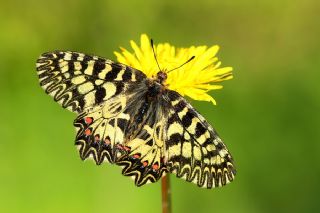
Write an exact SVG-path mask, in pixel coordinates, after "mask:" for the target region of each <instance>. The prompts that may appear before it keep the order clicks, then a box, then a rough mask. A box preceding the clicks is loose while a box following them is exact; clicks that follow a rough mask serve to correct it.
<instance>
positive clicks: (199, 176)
mask: <svg viewBox="0 0 320 213" xmlns="http://www.w3.org/2000/svg"><path fill="white" fill-rule="evenodd" d="M165 99H167V101H168V103H169V105H170V112H169V115H168V121H167V122H168V124H167V127H166V132H167V135H166V142H165V143H166V145H165V146H166V151H165V156H166V163H167V168H168V170H169V172H171V173H174V174H176V176H177V177H179V178H184V179H186V180H187V181H189V182H193V183H196V184H197V185H198V186H200V187H207V188H214V187H220V186H223V185H226V184H227V183H229V182H231V181H232V180H233V179H234V176H235V174H236V170H235V168H234V164H233V159H232V156H231V155H230V153H229V151H228V149H227V147H226V146H225V144H224V143H223V142H222V140H221V139H220V137H219V136H218V134H217V133H216V131H215V130H214V129H213V128H212V127H211V126H210V124H208V123H207V122H206V120H205V119H204V118H203V117H202V116H201V115H200V114H199V113H198V112H197V111H196V110H195V109H194V108H193V107H192V106H191V105H190V104H189V103H188V102H187V101H186V100H185V99H184V98H183V97H181V96H180V95H179V94H178V93H176V92H174V91H168V93H167V96H166V97H165Z"/></svg>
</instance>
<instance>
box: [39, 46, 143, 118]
mask: <svg viewBox="0 0 320 213" xmlns="http://www.w3.org/2000/svg"><path fill="white" fill-rule="evenodd" d="M37 72H38V76H39V79H40V85H41V87H42V88H43V89H44V90H45V91H46V93H48V94H49V95H51V96H53V98H54V100H55V101H56V102H58V103H59V104H61V105H62V107H64V108H67V109H69V110H71V111H73V112H77V113H80V112H81V111H83V109H85V108H86V107H90V106H94V105H97V104H100V103H102V102H103V101H106V100H108V99H109V98H112V97H114V96H117V95H118V94H120V93H122V92H124V90H125V89H126V85H127V84H129V83H131V84H133V83H136V82H138V81H141V80H142V79H145V75H144V74H143V73H142V72H141V71H138V70H135V69H133V68H131V67H129V66H125V65H123V64H119V63H115V62H113V61H111V60H108V59H104V58H102V57H98V56H91V55H86V54H83V53H78V52H71V51H54V52H49V53H44V54H42V55H41V56H40V57H39V59H38V60H37Z"/></svg>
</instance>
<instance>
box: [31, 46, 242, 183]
mask: <svg viewBox="0 0 320 213" xmlns="http://www.w3.org/2000/svg"><path fill="white" fill-rule="evenodd" d="M37 71H38V76H39V79H40V85H41V87H42V88H43V89H44V90H45V91H46V92H47V93H48V94H49V95H51V96H52V97H53V98H54V100H55V101H56V102H58V103H59V104H60V105H61V106H62V107H64V108H67V109H69V110H71V111H73V112H75V113H77V118H76V119H75V121H74V126H75V127H76V130H77V136H76V142H75V144H76V145H77V146H78V149H79V153H80V157H81V158H82V159H83V160H84V159H87V158H93V159H94V161H95V162H96V163H97V164H101V163H102V162H104V161H107V162H110V163H112V164H117V165H120V166H122V167H123V170H122V174H124V175H126V176H133V178H134V180H135V184H136V185H137V186H141V185H144V184H145V183H148V182H156V181H157V180H159V179H160V178H161V177H162V176H163V175H165V174H166V173H168V172H170V173H173V174H175V175H176V176H177V177H180V178H183V179H186V180H187V181H189V182H194V183H196V184H197V185H198V186H200V187H206V188H214V187H219V186H223V185H225V184H227V183H229V182H231V181H232V180H233V179H234V176H235V173H236V171H235V169H234V166H233V159H232V157H231V155H230V153H229V151H228V150H227V148H226V146H225V145H224V143H223V142H222V140H221V139H220V137H219V136H218V134H217V133H216V131H215V130H214V129H213V128H212V127H211V125H210V124H208V123H207V121H206V120H205V119H204V118H203V117H202V116H201V115H200V114H199V113H198V112H197V111H196V110H195V109H194V108H193V107H192V106H191V105H190V104H189V103H188V102H187V101H186V100H185V99H184V98H183V97H182V96H181V95H180V94H179V93H177V92H175V91H172V90H170V89H168V88H167V85H166V79H167V74H166V72H165V71H159V72H158V73H157V75H156V77H155V78H147V76H146V75H145V74H144V73H143V72H142V71H139V70H137V69H134V68H132V67H129V66H126V65H123V64H120V63H115V62H113V61H111V60H108V59H104V58H102V57H98V56H90V55H86V54H83V53H77V52H71V51H55V52H49V53H45V54H43V55H41V56H40V58H39V59H38V61H37Z"/></svg>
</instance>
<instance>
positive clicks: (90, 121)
mask: <svg viewBox="0 0 320 213" xmlns="http://www.w3.org/2000/svg"><path fill="white" fill-rule="evenodd" d="M84 120H85V122H86V124H88V125H89V124H91V123H92V121H93V118H91V117H86V118H85V119H84Z"/></svg>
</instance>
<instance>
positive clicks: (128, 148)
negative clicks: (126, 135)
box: [123, 146, 131, 151]
mask: <svg viewBox="0 0 320 213" xmlns="http://www.w3.org/2000/svg"><path fill="white" fill-rule="evenodd" d="M123 149H124V150H126V151H130V150H131V148H130V147H128V146H124V147H123Z"/></svg>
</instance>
